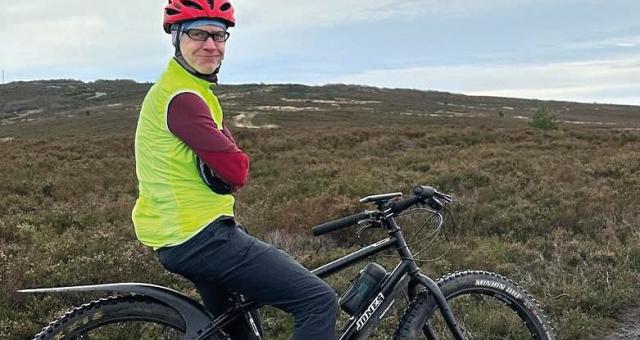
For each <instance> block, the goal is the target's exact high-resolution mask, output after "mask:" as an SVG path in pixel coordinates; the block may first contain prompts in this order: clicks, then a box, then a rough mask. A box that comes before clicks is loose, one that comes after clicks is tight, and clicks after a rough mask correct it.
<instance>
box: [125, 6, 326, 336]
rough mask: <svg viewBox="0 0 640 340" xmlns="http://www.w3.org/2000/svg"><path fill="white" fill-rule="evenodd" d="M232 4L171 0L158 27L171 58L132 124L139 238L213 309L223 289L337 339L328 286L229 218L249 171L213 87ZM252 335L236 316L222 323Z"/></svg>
mask: <svg viewBox="0 0 640 340" xmlns="http://www.w3.org/2000/svg"><path fill="white" fill-rule="evenodd" d="M233 26H235V18H234V8H233V6H232V5H231V3H230V2H229V1H227V0H169V4H168V5H167V6H166V7H165V16H164V29H165V31H166V32H167V33H170V34H171V36H172V43H173V46H174V47H175V56H174V57H173V58H172V59H171V60H170V61H169V65H168V67H167V69H166V70H165V71H164V73H163V74H162V76H161V77H160V80H159V81H158V82H157V83H156V84H155V85H154V86H153V87H152V88H151V89H150V90H149V93H148V94H147V96H146V97H145V99H144V102H143V105H142V109H141V111H140V118H139V121H138V127H137V131H136V142H135V152H136V173H137V176H138V181H139V197H138V200H137V202H136V205H135V207H134V209H133V214H132V218H133V222H134V225H135V231H136V235H137V237H138V239H139V240H140V241H141V242H142V243H143V244H145V245H147V246H150V247H153V248H154V249H155V250H156V252H157V254H158V256H159V258H160V262H161V263H162V264H163V265H164V266H165V268H167V269H168V270H170V271H172V272H174V273H178V274H181V275H183V276H184V277H186V278H188V279H189V280H191V281H193V283H194V284H195V285H196V288H197V289H198V292H199V293H200V295H201V297H202V298H203V301H204V303H205V306H206V307H207V308H208V309H209V310H210V311H211V312H212V313H213V314H214V315H218V314H220V313H221V312H222V311H224V310H225V309H226V308H228V307H229V294H230V292H237V293H240V294H243V295H244V296H247V297H248V298H250V299H254V300H257V301H259V302H262V303H265V304H269V305H272V306H275V307H277V308H279V309H282V310H284V311H286V312H288V313H291V314H293V315H294V318H295V330H294V335H293V338H294V339H305V340H310V339H314V340H322V339H327V340H329V339H334V338H335V329H334V328H335V318H336V315H335V314H336V302H335V292H334V291H333V289H331V288H330V287H329V286H328V285H327V284H326V283H325V282H324V281H322V280H320V279H319V278H318V277H317V276H315V275H313V274H312V273H311V272H309V271H308V270H307V269H305V268H304V267H302V266H301V265H300V264H299V263H297V262H296V261H295V260H293V259H292V258H291V257H290V256H289V255H287V254H286V253H284V252H283V251H281V250H278V249H276V248H275V247H273V246H272V245H269V244H266V243H264V242H262V241H260V240H258V239H255V238H253V237H251V236H249V235H247V233H246V232H245V231H243V228H242V226H240V225H238V224H237V223H236V222H235V220H234V210H233V207H234V197H233V196H232V195H231V193H233V192H234V191H237V190H238V189H239V188H241V187H242V186H243V185H244V184H245V183H246V181H247V177H248V174H249V157H248V156H247V155H246V154H245V153H244V152H243V151H242V150H241V149H240V148H239V147H238V146H237V145H236V142H235V140H234V138H233V136H232V135H231V133H230V131H229V129H228V127H227V126H226V125H224V124H223V113H222V109H221V107H220V104H219V103H218V100H217V98H216V96H215V94H214V93H213V91H212V90H213V88H214V85H215V84H216V83H217V74H218V71H219V69H220V65H221V63H222V60H223V59H224V54H225V44H226V41H227V39H228V38H229V35H230V34H229V32H228V31H227V29H228V28H229V27H233ZM227 331H228V332H229V333H230V335H231V336H232V338H233V339H246V338H249V337H250V332H249V331H248V329H247V327H246V325H245V324H244V322H243V321H242V320H239V321H238V322H236V323H235V324H233V325H231V326H230V327H229V328H228V330H227Z"/></svg>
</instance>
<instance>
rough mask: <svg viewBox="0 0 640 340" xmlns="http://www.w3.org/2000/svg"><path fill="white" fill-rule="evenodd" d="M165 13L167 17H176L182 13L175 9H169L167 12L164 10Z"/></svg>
mask: <svg viewBox="0 0 640 340" xmlns="http://www.w3.org/2000/svg"><path fill="white" fill-rule="evenodd" d="M164 12H165V13H166V14H167V15H176V14H180V12H179V11H176V10H175V9H173V8H167V9H165V10H164Z"/></svg>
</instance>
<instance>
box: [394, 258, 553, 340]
mask: <svg viewBox="0 0 640 340" xmlns="http://www.w3.org/2000/svg"><path fill="white" fill-rule="evenodd" d="M437 283H438V286H439V287H440V290H441V291H442V293H443V294H444V296H445V298H446V299H447V303H448V304H449V306H450V307H451V310H452V312H453V315H454V316H455V318H456V321H457V322H458V324H459V326H460V329H461V330H462V332H463V333H464V336H465V338H466V339H536V340H552V339H555V335H554V333H553V328H552V327H551V324H550V322H549V320H548V318H547V317H546V316H545V315H544V312H543V311H542V309H541V308H540V306H539V305H538V304H537V302H536V301H535V300H534V299H533V298H532V297H531V296H530V295H529V293H527V291H526V290H524V289H523V288H522V287H520V286H518V285H517V284H516V283H514V282H513V281H511V280H509V279H507V278H505V277H504V276H501V275H498V274H495V273H490V272H485V271H470V270H469V271H462V272H456V273H453V274H448V275H446V276H444V277H442V278H441V279H439V280H438V281H437ZM437 310H438V306H437V304H436V301H435V299H434V298H433V297H432V296H431V295H430V294H428V293H427V292H421V293H420V294H418V296H417V297H416V298H415V299H414V300H413V301H412V302H411V304H410V305H409V307H407V310H406V311H405V313H404V316H403V317H402V320H401V321H400V325H399V327H398V330H397V331H396V335H395V339H405V340H408V339H430V340H432V339H453V335H452V334H451V332H450V331H449V328H448V327H447V325H446V323H445V321H444V319H443V318H442V315H441V313H440V312H439V311H437Z"/></svg>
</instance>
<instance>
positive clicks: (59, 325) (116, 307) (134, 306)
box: [34, 295, 227, 340]
mask: <svg viewBox="0 0 640 340" xmlns="http://www.w3.org/2000/svg"><path fill="white" fill-rule="evenodd" d="M184 332H185V323H184V320H183V319H182V317H181V316H180V314H178V313H177V312H176V311H175V310H174V309H173V308H171V307H169V306H167V305H165V304H163V303H161V302H159V301H157V300H155V299H152V298H149V297H146V296H140V295H127V296H112V297H108V298H104V299H100V300H96V301H93V302H90V303H87V304H84V305H82V306H80V307H77V308H74V309H72V310H70V311H69V312H67V313H66V314H64V315H63V316H61V317H59V318H58V319H56V320H55V321H53V322H51V323H50V324H49V325H48V326H47V327H45V328H44V329H43V330H42V332H40V333H39V334H37V335H36V336H35V338H34V340H35V339H39V340H41V339H56V340H57V339H182V337H183V335H184ZM221 339H227V338H226V337H224V336H223V335H221V336H212V337H210V338H208V340H221Z"/></svg>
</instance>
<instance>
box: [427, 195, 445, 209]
mask: <svg viewBox="0 0 640 340" xmlns="http://www.w3.org/2000/svg"><path fill="white" fill-rule="evenodd" d="M427 205H428V206H429V207H431V208H432V209H433V210H435V211H440V210H442V208H443V207H444V204H443V203H442V202H440V200H438V198H436V197H431V198H430V199H429V200H428V201H427Z"/></svg>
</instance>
